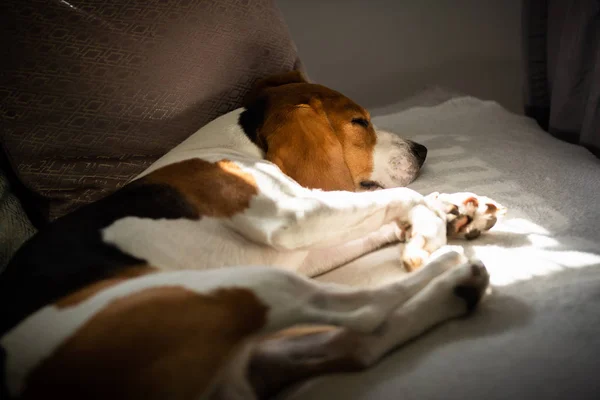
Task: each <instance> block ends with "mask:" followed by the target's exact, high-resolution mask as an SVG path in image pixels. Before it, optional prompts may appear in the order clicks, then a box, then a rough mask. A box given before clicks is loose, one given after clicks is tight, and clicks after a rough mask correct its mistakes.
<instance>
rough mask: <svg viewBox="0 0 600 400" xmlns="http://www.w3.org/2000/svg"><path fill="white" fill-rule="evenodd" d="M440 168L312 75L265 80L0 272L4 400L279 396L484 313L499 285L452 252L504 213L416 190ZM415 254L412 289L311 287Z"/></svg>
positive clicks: (409, 262) (408, 283)
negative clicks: (430, 166) (373, 262)
mask: <svg viewBox="0 0 600 400" xmlns="http://www.w3.org/2000/svg"><path fill="white" fill-rule="evenodd" d="M426 152H427V150H426V148H425V147H424V146H422V145H420V144H417V143H414V142H411V141H409V140H405V139H402V138H400V137H399V136H397V135H395V134H392V133H389V132H385V131H381V130H377V129H376V128H375V127H374V126H373V124H372V123H371V120H370V116H369V114H368V112H367V111H366V110H365V109H364V108H362V107H360V106H359V105H357V104H356V103H354V102H353V101H352V100H350V99H349V98H347V97H345V96H343V95H342V94H340V93H338V92H336V91H334V90H331V89H329V88H326V87H324V86H320V85H316V84H312V83H308V82H307V81H305V80H304V78H303V77H302V76H301V74H299V73H298V72H292V73H287V74H283V75H278V76H275V77H271V78H269V79H266V80H264V81H262V82H260V83H259V84H258V85H257V86H256V88H255V89H254V90H253V92H252V93H250V95H249V96H248V99H247V102H246V105H245V107H244V108H241V109H238V110H235V111H232V112H230V113H228V114H225V115H223V116H221V117H220V118H217V119H216V120H214V121H212V122H211V123H209V124H207V125H206V126H204V127H203V128H201V129H200V130H199V131H198V132H196V133H195V134H194V135H192V136H191V137H190V138H189V139H187V140H186V141H185V142H184V143H182V144H181V145H179V146H178V147H176V148H175V149H173V150H172V151H171V152H169V153H168V154H167V155H165V156H164V157H163V158H161V159H160V160H158V161H157V162H156V163H155V164H153V165H152V166H151V167H150V168H149V169H148V170H146V171H145V172H144V173H143V174H142V175H141V176H139V177H137V178H136V179H135V180H133V181H132V182H131V183H129V184H128V185H126V186H125V187H123V188H122V189H121V190H118V191H117V192H115V193H113V194H112V195H110V196H108V197H106V198H104V199H102V200H100V201H98V202H96V203H93V204H90V205H87V206H84V207H82V208H80V209H79V210H77V211H75V212H73V213H71V214H69V215H66V216H64V217H62V218H60V219H58V220H56V221H54V222H53V223H51V224H50V225H49V226H48V227H46V228H45V229H43V230H41V231H40V232H39V233H38V234H36V235H35V236H34V237H33V238H32V239H30V240H29V241H28V242H27V243H26V244H25V245H24V246H23V247H22V248H21V249H20V250H19V251H18V252H17V254H16V255H15V257H14V258H13V260H12V261H11V263H10V264H9V266H8V267H7V269H6V270H5V271H4V272H3V273H2V274H1V275H0V311H1V315H2V317H1V318H0V336H1V338H0V387H1V389H0V393H1V394H4V395H5V396H6V398H18V399H37V398H59V397H60V398H63V399H65V398H67V399H96V398H97V399H109V398H110V399H138V398H145V399H165V398H168V399H182V400H184V399H190V400H191V399H199V398H214V399H252V398H262V397H266V396H270V395H272V394H274V393H276V392H277V391H279V390H280V389H282V388H284V387H286V386H287V385H289V384H292V383H294V382H298V381H300V380H303V379H306V378H309V377H312V376H316V375H320V374H324V373H330V372H337V371H347V370H354V369H360V368H365V367H368V366H369V365H372V364H373V363H375V362H376V361H377V360H379V359H380V358H381V357H382V356H383V355H384V354H386V353H387V352H389V351H391V350H392V349H394V348H395V347H397V346H398V345H400V344H401V343H404V342H406V341H407V340H409V339H411V338H413V337H415V336H417V335H419V334H420V333H422V332H424V331H425V330H427V329H428V328H430V327H432V326H433V325H436V324H438V323H440V322H442V321H445V320H447V319H450V318H454V317H457V316H460V315H464V314H466V313H467V312H468V311H469V310H471V309H473V307H474V306H475V305H476V304H477V302H478V301H479V299H480V298H481V297H482V295H483V293H484V291H485V289H486V287H487V285H488V281H489V279H488V274H487V272H486V269H485V267H484V266H483V265H482V264H481V263H480V262H478V261H477V260H469V259H467V258H465V257H464V255H462V254H461V253H460V252H457V251H455V250H452V249H449V248H447V247H443V246H444V245H445V244H446V243H447V237H448V236H456V237H463V238H467V239H472V238H475V237H476V236H478V235H479V234H480V233H481V232H483V231H485V230H489V229H490V228H491V227H492V226H493V225H494V223H495V222H496V218H497V216H498V215H499V214H501V213H502V212H503V211H504V208H503V207H502V206H501V205H499V204H498V203H496V202H495V201H493V200H491V199H489V198H486V197H483V196H477V195H474V194H471V193H457V194H438V193H433V194H432V195H429V196H422V195H420V194H418V193H416V192H414V191H412V190H410V189H407V188H405V187H404V186H406V185H407V184H408V183H410V182H411V181H412V180H413V179H415V177H416V176H417V174H418V171H419V169H420V167H421V165H422V164H423V162H424V160H425V156H426ZM397 242H405V244H404V246H402V250H401V253H400V254H399V265H401V264H400V260H401V261H402V263H404V265H405V266H406V268H407V269H409V270H414V272H412V273H411V274H409V275H408V277H407V278H406V279H404V280H401V281H399V282H394V283H391V284H387V285H385V286H382V287H379V288H376V289H357V288H350V287H344V286H338V285H332V284H325V283H320V282H318V281H315V280H311V279H309V278H311V277H314V276H316V275H319V274H322V273H325V272H327V271H329V270H331V269H333V268H336V267H338V266H341V265H343V264H344V263H346V262H348V261H350V260H353V259H355V258H357V257H359V256H361V255H363V254H366V253H368V252H370V251H372V250H374V249H377V248H379V247H381V246H383V245H386V244H390V243H397ZM224 267H227V268H224ZM299 325H303V326H305V325H310V327H298V326H299ZM314 325H321V327H318V328H317V327H315V326H314ZM289 328H291V329H289Z"/></svg>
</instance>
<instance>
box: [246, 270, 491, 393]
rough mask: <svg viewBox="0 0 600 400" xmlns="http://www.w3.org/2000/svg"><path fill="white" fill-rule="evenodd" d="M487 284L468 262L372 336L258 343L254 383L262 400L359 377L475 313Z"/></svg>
mask: <svg viewBox="0 0 600 400" xmlns="http://www.w3.org/2000/svg"><path fill="white" fill-rule="evenodd" d="M488 282H489V276H488V274H487V271H486V270H485V268H484V267H483V266H482V265H481V264H480V263H478V262H467V263H464V264H462V265H461V266H460V267H458V268H456V269H452V270H450V271H448V272H445V273H444V274H442V275H440V276H439V277H437V278H435V279H434V280H433V281H432V282H431V283H430V284H429V285H427V286H426V287H425V288H424V289H423V290H422V291H420V292H418V293H417V294H416V295H415V296H413V297H412V298H410V299H409V300H408V301H407V302H405V303H404V304H403V305H402V306H400V307H399V308H398V309H396V310H395V311H394V312H393V313H392V314H391V315H390V316H389V318H388V320H387V321H386V322H385V323H384V324H383V325H382V326H381V327H380V328H379V329H377V331H376V332H375V333H372V334H359V333H356V332H352V331H350V330H347V329H337V328H328V327H320V328H315V329H311V328H306V329H303V330H299V331H298V330H290V331H287V332H282V333H280V334H279V335H277V336H273V337H270V338H267V339H266V340H264V341H262V342H260V343H259V344H258V346H257V347H256V349H255V352H254V355H253V357H252V360H251V363H250V373H249V375H250V379H251V381H252V385H253V386H254V388H255V390H256V393H258V394H260V396H259V397H260V398H268V397H270V396H272V395H274V394H276V393H277V392H279V391H280V390H282V389H283V388H285V387H288V386H289V385H291V384H294V383H297V382H300V381H303V380H306V379H309V378H311V377H316V376H319V375H323V374H329V373H340V372H350V371H359V370H362V369H364V368H367V367H369V366H371V365H373V364H374V363H376V362H377V361H379V360H380V359H381V358H382V357H383V356H384V355H385V354H387V353H389V352H390V351H392V350H393V349H395V348H397V347H398V346H400V345H402V344H403V343H405V342H407V341H409V340H410V339H412V338H414V337H416V336H418V335H420V334H422V333H423V332H425V331H427V330H429V329H430V328H432V327H434V326H435V325H437V324H439V323H441V322H444V321H446V320H449V319H452V318H455V317H459V316H462V315H465V314H467V313H468V312H469V311H471V310H473V308H474V307H475V305H476V304H477V303H478V301H479V300H480V299H481V297H482V296H483V294H484V292H485V290H486V288H487V285H488Z"/></svg>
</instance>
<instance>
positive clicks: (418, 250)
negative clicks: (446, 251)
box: [400, 204, 447, 271]
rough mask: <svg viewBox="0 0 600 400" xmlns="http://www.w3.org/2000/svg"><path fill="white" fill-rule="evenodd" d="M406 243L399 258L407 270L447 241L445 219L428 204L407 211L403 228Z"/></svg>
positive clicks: (411, 268)
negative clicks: (407, 220)
mask: <svg viewBox="0 0 600 400" xmlns="http://www.w3.org/2000/svg"><path fill="white" fill-rule="evenodd" d="M405 232H406V244H405V245H404V246H403V247H402V253H401V255H400V258H401V260H402V263H403V265H404V267H405V268H406V270H407V271H413V270H415V269H417V268H419V267H421V266H422V265H424V264H425V263H426V262H427V261H428V260H429V257H430V255H431V253H433V252H434V251H436V250H438V249H439V248H440V247H442V246H443V245H445V244H446V243H447V238H446V220H445V218H444V216H443V215H442V214H440V213H439V212H438V211H437V210H435V209H432V208H431V207H430V206H428V205H424V204H421V205H418V206H416V207H414V208H413V209H412V210H411V211H410V213H409V225H407V227H406V228H405Z"/></svg>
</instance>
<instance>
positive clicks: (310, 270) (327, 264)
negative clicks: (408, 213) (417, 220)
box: [297, 223, 406, 277]
mask: <svg viewBox="0 0 600 400" xmlns="http://www.w3.org/2000/svg"><path fill="white" fill-rule="evenodd" d="M405 232H406V231H405V230H403V229H401V228H400V227H399V226H398V224H396V223H391V224H387V225H384V226H382V227H381V228H380V229H379V230H377V231H375V232H372V233H370V234H368V235H367V236H365V237H364V238H360V239H356V240H352V241H350V242H348V243H344V244H342V245H339V246H334V247H332V248H329V249H312V250H310V251H309V253H308V255H307V257H306V258H305V259H304V260H303V262H302V264H301V265H300V266H299V267H298V270H297V272H298V273H300V274H302V275H305V276H310V277H314V276H317V275H320V274H323V273H325V272H328V271H331V270H333V269H335V268H337V267H339V266H341V265H344V264H346V263H348V262H350V261H353V260H355V259H357V258H359V257H360V256H363V255H365V254H368V253H370V252H372V251H375V250H377V249H379V248H381V247H383V246H385V245H388V244H392V243H398V242H403V241H404V240H405V238H404V234H405Z"/></svg>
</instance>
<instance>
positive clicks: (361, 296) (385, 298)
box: [210, 251, 465, 400]
mask: <svg viewBox="0 0 600 400" xmlns="http://www.w3.org/2000/svg"><path fill="white" fill-rule="evenodd" d="M464 259H465V258H464V256H463V255H462V254H460V253H457V252H455V251H445V252H443V251H442V252H440V253H439V254H438V255H437V256H435V258H434V259H433V261H432V262H431V263H429V264H428V265H427V266H426V267H424V268H422V269H420V270H419V271H417V272H415V273H413V274H411V275H409V276H408V277H407V278H405V279H404V280H402V281H399V282H395V283H392V284H388V285H384V286H382V287H381V288H379V289H368V290H365V289H354V288H350V287H346V286H341V285H336V284H326V283H320V282H316V281H308V280H302V279H301V278H298V277H297V276H290V277H289V279H286V280H284V281H282V282H281V283H283V284H284V285H285V286H283V285H280V286H278V288H277V289H279V290H280V291H284V292H285V293H286V295H284V296H283V297H282V296H281V294H277V296H279V297H278V298H277V299H275V298H272V297H270V296H269V295H268V294H259V297H261V298H262V299H263V300H266V303H267V304H273V305H276V307H272V308H271V311H270V319H272V320H276V321H272V322H271V323H270V326H269V328H270V329H269V330H270V331H273V330H275V331H277V330H278V329H285V328H289V327H290V326H293V325H296V324H298V323H300V324H302V323H307V324H315V323H316V324H333V325H338V326H344V327H349V328H351V329H352V330H353V331H361V332H369V333H372V332H373V331H374V330H375V329H376V328H377V327H378V326H381V325H382V324H383V323H384V321H385V320H386V318H387V316H388V314H389V313H390V312H391V311H392V310H393V309H395V308H396V307H398V306H399V305H400V304H403V303H404V302H406V301H408V300H409V299H410V298H412V297H413V296H414V295H415V294H416V293H418V292H420V291H421V290H423V288H425V287H426V286H427V284H428V283H429V282H431V281H432V280H434V279H436V277H438V276H441V275H443V274H444V273H445V272H446V271H447V270H448V269H449V268H451V267H452V266H454V265H456V264H457V263H459V262H461V261H463V260H464ZM273 271H275V270H273ZM273 276H274V277H275V276H276V277H284V276H285V274H283V273H277V274H275V273H274V274H273ZM294 300H295V301H296V303H297V305H298V306H297V308H295V309H291V308H290V307H289V305H286V304H285V303H287V302H290V301H294ZM390 306H391V307H392V309H390ZM282 311H283V312H282ZM340 340H342V341H344V340H345V339H344V338H341V339H340ZM256 344H257V343H255V342H250V343H248V344H246V345H245V346H244V347H243V349H242V350H241V351H239V352H237V354H236V356H235V357H234V358H233V359H232V360H231V361H230V362H229V363H228V365H227V367H226V368H225V369H224V372H223V373H222V374H220V377H219V379H218V381H217V383H216V385H215V386H214V387H213V390H212V391H211V392H212V395H211V396H210V398H211V399H219V400H224V399H228V400H229V399H232V400H233V399H238V398H252V397H251V396H250V394H249V393H251V390H250V388H253V387H254V385H251V384H250V383H249V382H248V381H247V380H246V376H247V372H248V368H249V367H248V364H249V362H250V360H251V359H250V356H251V355H254V354H257V353H261V351H260V350H259V351H258V352H256V351H252V352H250V351H249V350H253V348H252V347H251V346H253V345H256ZM338 347H339V346H338ZM304 373H305V372H304ZM252 390H254V389H252ZM245 396H246V397H245Z"/></svg>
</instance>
